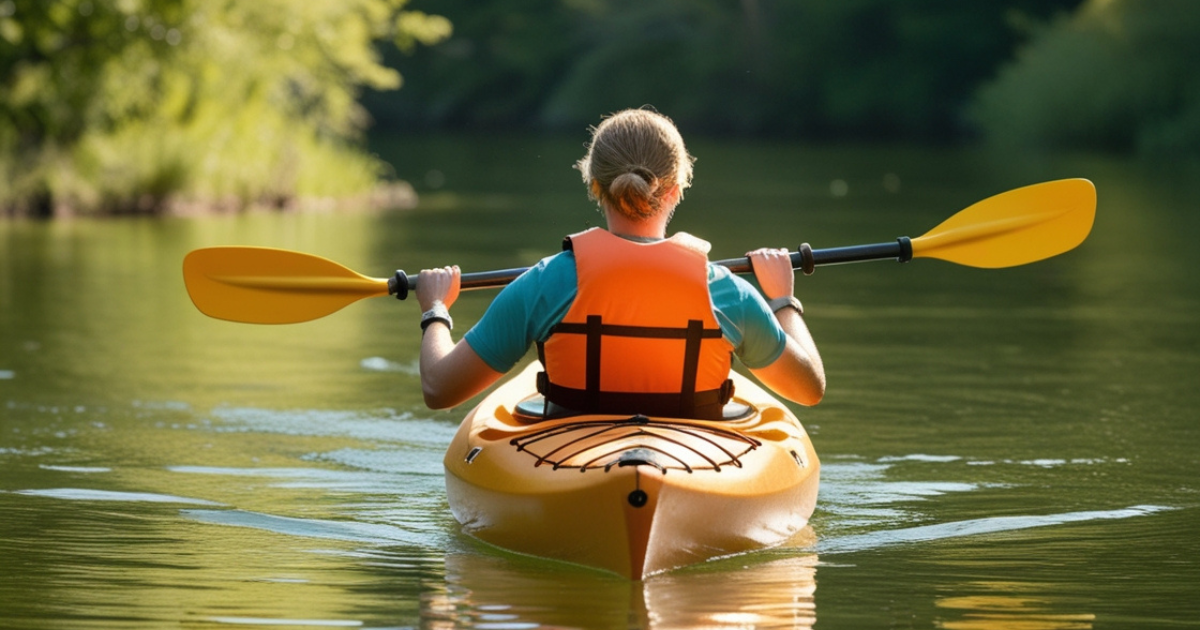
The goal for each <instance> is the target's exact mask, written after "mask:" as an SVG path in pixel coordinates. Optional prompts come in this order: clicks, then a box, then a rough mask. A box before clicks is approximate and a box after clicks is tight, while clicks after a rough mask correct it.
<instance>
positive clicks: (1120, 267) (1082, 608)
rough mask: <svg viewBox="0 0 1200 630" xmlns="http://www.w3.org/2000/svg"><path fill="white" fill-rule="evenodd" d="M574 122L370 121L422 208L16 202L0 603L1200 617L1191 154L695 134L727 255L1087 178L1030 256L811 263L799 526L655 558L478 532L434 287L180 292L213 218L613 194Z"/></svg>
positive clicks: (494, 264)
mask: <svg viewBox="0 0 1200 630" xmlns="http://www.w3.org/2000/svg"><path fill="white" fill-rule="evenodd" d="M582 142H583V138H582V137H580V138H566V139H562V138H556V139H530V138H501V139H490V140H478V139H477V140H472V139H468V138H460V139H447V138H438V139H433V138H429V139H416V140H409V141H406V142H404V143H383V144H381V145H380V147H379V148H380V151H381V153H382V154H383V155H384V157H386V158H388V159H389V160H391V161H392V162H393V163H394V164H395V166H396V170H397V173H399V174H400V175H401V176H404V177H407V178H410V179H412V180H413V181H414V182H415V183H416V184H417V186H418V188H419V189H420V190H421V192H422V203H421V205H420V207H418V208H417V209H415V210H410V211H403V212H381V213H367V212H363V213H349V214H303V215H294V214H293V215H278V214H255V215H249V216H237V217H231V216H219V217H206V218H188V219H120V220H112V221H103V222H93V221H82V220H81V221H65V222H54V223H31V222H0V627H4V628H105V629H109V628H114V629H115V628H178V627H186V628H223V627H261V626H288V627H366V628H408V627H422V628H493V629H497V628H500V629H516V628H536V627H558V628H575V627H579V628H751V627H757V628H768V627H782V628H796V627H799V628H805V627H811V626H813V625H814V624H816V626H817V627H818V628H888V627H904V628H908V627H912V628H951V629H954V628H957V629H985V628H996V629H999V628H1039V629H1040V628H1072V629H1073V628H1176V627H1197V626H1200V603H1197V601H1198V600H1197V598H1196V593H1197V591H1196V585H1197V584H1200V562H1198V561H1197V559H1198V558H1200V525H1197V516H1200V479H1198V478H1197V473H1198V472H1200V466H1198V464H1200V429H1198V428H1197V426H1198V424H1200V417H1198V416H1200V414H1198V413H1197V412H1196V411H1195V409H1196V408H1197V407H1198V406H1200V317H1198V316H1197V312H1198V310H1200V276H1198V274H1195V273H1193V272H1192V269H1191V267H1192V262H1191V261H1192V260H1193V256H1192V251H1191V250H1192V245H1193V243H1194V241H1195V239H1196V237H1197V236H1200V213H1198V212H1197V209H1198V203H1197V202H1200V184H1197V183H1193V182H1196V181H1197V180H1198V178H1197V177H1196V174H1197V173H1195V172H1193V171H1189V170H1188V169H1186V168H1183V167H1179V166H1177V165H1147V164H1139V163H1135V162H1127V161H1124V160H1120V159H1117V158H1111V157H1098V156H1086V155H1085V156H1022V157H1021V158H1020V159H1016V158H1014V157H1012V156H999V155H987V154H982V153H973V152H964V151H957V150H913V149H902V148H897V149H878V148H876V149H862V148H813V147H798V146H791V145H782V144H780V145H773V144H754V145H752V144H745V143H730V142H695V143H693V145H692V147H691V148H692V151H693V153H695V154H696V155H697V156H698V157H699V161H698V162H697V165H696V177H697V179H696V185H695V187H694V188H693V189H692V190H691V191H689V193H688V195H687V199H686V200H685V202H684V205H683V206H682V207H681V209H680V211H679V213H678V216H677V218H676V221H675V223H674V224H673V227H674V228H675V229H681V230H687V231H690V232H693V233H696V234H698V235H701V236H703V237H705V238H707V239H709V240H711V241H712V242H713V243H714V252H713V255H714V257H716V258H728V257H732V256H736V255H739V254H741V253H742V252H744V251H746V250H748V249H750V248H753V247H758V246H763V245H772V246H788V247H793V248H794V247H795V246H796V245H798V244H799V243H800V242H805V241H806V242H809V243H812V244H813V246H815V247H832V246H839V245H851V244H859V243H868V242H881V241H888V240H891V239H893V238H895V237H896V236H900V235H909V236H918V235H920V234H921V233H923V232H924V231H926V230H928V229H929V228H931V227H933V226H934V225H936V224H937V223H938V222H940V221H941V220H942V219H944V218H946V217H948V216H950V215H951V214H953V213H954V212H956V211H957V210H959V209H962V208H964V207H966V206H968V205H970V204H971V203H973V202H975V201H977V200H979V199H982V198H984V197H987V196H989V195H991V194H994V193H998V192H1001V191H1004V190H1007V189H1010V188H1013V187H1016V186H1020V185H1024V184H1028V183H1033V182H1036V181H1043V180H1049V179H1055V178H1060V177H1087V178H1090V179H1092V180H1093V181H1095V183H1096V185H1097V188H1098V189H1099V198H1100V203H1099V213H1098V218H1097V223H1096V227H1095V231H1094V232H1093V234H1092V236H1091V237H1090V238H1089V240H1088V241H1087V242H1086V243H1085V244H1084V245H1083V246H1082V247H1081V248H1079V249H1078V250H1076V251H1074V252H1071V253H1070V254H1067V255H1064V256H1061V257H1058V258H1055V259H1052V260H1049V261H1045V262H1041V263H1038V264H1035V265H1029V266H1026V267H1020V268H1014V269H1006V270H992V271H985V270H977V269H969V268H964V267H959V266H956V265H953V264H949V263H942V262H937V261H928V260H918V261H914V262H912V263H909V264H907V265H898V264H895V263H870V264H862V265H851V266H843V267H834V268H822V269H820V270H818V272H817V273H816V274H815V275H814V276H812V277H809V278H801V279H799V280H798V288H797V292H798V295H799V296H800V297H801V299H802V300H803V301H804V303H805V307H806V313H807V314H806V319H807V320H808V322H809V325H810V327H811V328H812V330H813V333H814V335H815V337H816V338H817V341H818V343H819V344H820V346H821V349H822V352H823V355H824V359H825V363H826V366H827V369H828V374H829V393H828V395H827V397H826V400H825V402H823V403H822V404H821V405H819V406H818V407H815V408H812V409H808V410H803V411H802V412H801V413H802V416H801V417H802V419H803V420H804V422H805V424H806V426H807V427H808V429H809V430H810V432H811V433H812V435H813V440H814V443H815V445H816V447H817V450H818V452H819V453H820V454H821V456H822V462H823V470H822V489H821V498H820V500H819V504H818V508H817V512H816V514H815V515H814V517H813V521H812V532H811V537H810V538H809V539H807V540H804V541H800V542H798V543H797V544H796V545H794V546H792V547H789V548H787V549H778V550H772V551H768V552H763V553H759V554H754V555H749V556H742V557H738V558H731V559H726V560H723V561H719V562H714V563H710V564H707V565H703V566H699V567H694V568H691V569H687V570H683V571H679V572H676V573H672V574H667V575H664V576H659V577H657V578H654V579H651V580H648V581H646V582H645V583H629V582H626V581H623V580H619V579H615V578H611V577H608V576H605V575H602V574H596V573H592V572H589V571H586V570H581V569H576V568H573V567H566V566H561V565H557V564H554V563H550V562H546V561H540V560H535V559H529V558H522V557H516V556H512V555H508V554H505V553H503V552H499V551H497V550H494V549H491V548H488V547H485V546H483V545H481V544H479V543H476V542H474V541H472V540H471V539H469V538H467V537H465V536H463V535H462V534H460V533H459V532H458V530H457V527H456V525H455V523H454V522H453V520H452V519H451V518H450V516H449V512H448V509H447V507H446V501H445V495H444V490H443V486H442V470H441V457H442V451H443V449H444V448H445V446H446V444H447V443H448V442H449V440H450V437H451V435H452V434H453V432H454V430H455V428H456V426H457V422H458V420H459V419H460V418H461V416H462V414H463V413H464V412H465V409H457V410H451V411H445V412H431V411H428V410H426V409H424V408H423V406H422V404H421V400H420V394H419V387H418V378H417V376H416V363H415V362H416V356H417V348H418V342H419V329H418V327H417V313H416V311H415V305H414V304H408V303H397V302H396V301H395V300H391V299H377V300H373V301H367V302H362V303H358V304H355V305H352V306H350V307H348V308H347V309H345V310H344V311H341V312H339V313H337V314H335V315H333V316H330V317H327V318H325V319H322V320H318V321H315V322H311V323H306V324H298V325H292V326H277V327H276V326H250V325H239V324H231V323H227V322H220V321H216V320H211V319H208V318H206V317H204V316H202V315H200V314H199V313H197V312H196V311H195V309H194V308H193V307H192V305H191V303H190V301H189V300H188V298H187V295H186V293H185V292H184V289H183V285H182V277H181V272H180V261H181V259H182V258H183V256H184V254H186V253H187V252H188V251H189V250H191V249H193V248H196V247H202V246H210V245H230V244H242V245H267V246H276V247H285V248H290V249H297V250H302V251H306V252H311V253H315V254H320V255H323V256H326V257H328V258H331V259H333V260H336V261H339V262H341V263H343V264H345V265H347V266H349V267H351V268H354V269H356V270H359V271H362V272H365V273H368V274H369V275H374V276H387V275H390V274H391V271H392V270H393V269H395V268H397V267H400V268H405V269H408V270H410V271H413V270H417V269H419V268H420V267H421V266H431V265H437V264H449V263H458V264H460V265H461V266H462V267H463V268H464V269H465V270H468V271H470V270H484V269H492V268H504V267H514V266H524V265H528V264H530V263H532V262H534V261H536V260H537V259H538V258H540V257H542V256H544V255H547V254H550V253H553V252H554V251H556V249H557V248H558V243H559V241H560V239H561V237H562V235H563V234H565V233H569V232H572V231H577V230H580V229H583V228H585V227H588V226H590V225H594V224H595V223H596V222H597V221H598V220H599V215H598V214H596V213H595V212H594V211H593V210H591V209H590V208H589V205H588V203H587V202H586V200H585V199H584V197H583V193H582V186H581V185H580V183H579V182H578V175H577V173H576V172H575V171H573V170H571V169H570V168H569V166H570V164H571V163H572V162H573V161H574V160H575V159H576V158H577V157H579V156H578V154H579V152H580V151H581V143H582ZM489 296H490V294H489V293H487V292H475V293H471V294H467V295H465V296H464V297H463V298H462V300H461V301H460V304H459V305H458V306H456V308H455V318H456V322H458V326H459V330H463V329H465V326H467V325H469V324H470V322H472V321H473V320H474V319H476V318H477V317H478V316H479V315H480V314H481V313H482V312H483V310H484V309H485V308H486V305H487V302H488V299H489Z"/></svg>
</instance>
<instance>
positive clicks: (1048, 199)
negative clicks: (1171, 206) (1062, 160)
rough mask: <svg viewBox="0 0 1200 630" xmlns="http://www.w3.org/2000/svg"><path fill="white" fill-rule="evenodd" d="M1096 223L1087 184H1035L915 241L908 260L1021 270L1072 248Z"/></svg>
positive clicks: (964, 214) (1091, 188)
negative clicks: (1021, 266)
mask: <svg viewBox="0 0 1200 630" xmlns="http://www.w3.org/2000/svg"><path fill="white" fill-rule="evenodd" d="M1095 217H1096V187H1095V186H1093V185H1092V182H1090V181H1088V180H1086V179H1060V180H1057V181H1051V182H1044V183H1041V184H1034V185H1032V186H1025V187H1024V188H1017V189H1015V190H1010V191H1008V192H1005V193H1000V194H999V195H995V196H993V197H988V198H987V199H984V200H983V201H980V202H978V203H976V204H975V205H972V206H970V207H969V208H967V209H965V210H962V211H960V212H959V213H957V214H955V215H954V216H952V217H950V218H949V219H946V220H945V221H944V222H942V224H941V225H939V226H937V227H935V228H933V229H932V230H930V231H929V232H927V233H926V234H925V235H924V236H920V237H917V238H914V239H913V240H912V246H913V257H914V258H937V259H940V260H948V261H950V262H954V263H958V264H960V265H967V266H969V267H982V268H987V269H997V268H1000V267H1013V266H1016V265H1024V264H1026V263H1031V262H1036V261H1038V260H1042V259H1045V258H1049V257H1051V256H1057V255H1058V254H1061V253H1063V252H1066V251H1068V250H1071V249H1073V248H1075V247H1076V246H1077V245H1079V244H1080V243H1082V242H1083V240H1084V239H1085V238H1087V235H1088V233H1089V232H1091V230H1092V222H1093V221H1094V219H1095Z"/></svg>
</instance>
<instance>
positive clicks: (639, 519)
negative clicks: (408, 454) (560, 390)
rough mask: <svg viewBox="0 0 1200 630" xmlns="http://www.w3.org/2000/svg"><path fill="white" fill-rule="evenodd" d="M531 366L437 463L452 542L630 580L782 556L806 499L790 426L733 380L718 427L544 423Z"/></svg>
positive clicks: (636, 421) (802, 445) (800, 436)
mask: <svg viewBox="0 0 1200 630" xmlns="http://www.w3.org/2000/svg"><path fill="white" fill-rule="evenodd" d="M540 367H541V366H540V365H539V364H538V363H536V362H535V363H532V364H530V366H529V367H527V368H525V369H524V370H523V371H521V372H520V373H519V374H517V375H516V376H514V377H513V378H512V379H511V380H509V381H507V382H506V383H504V384H502V385H501V386H500V387H499V388H497V389H496V390H495V391H494V392H492V393H491V394H489V395H488V396H486V397H485V398H484V399H483V400H482V401H481V402H480V403H479V405H478V406H476V407H475V408H474V409H473V410H472V411H471V412H470V413H469V414H468V415H467V416H466V418H465V419H464V420H463V422H462V425H461V426H460V427H459V430H458V433H457V434H456V435H455V437H454V439H453V441H452V442H451V443H450V446H449V448H448V449H447V452H446V457H445V467H446V494H447V497H448V499H449V503H450V510H451V512H452V513H453V514H454V517H455V519H456V520H457V521H458V522H459V523H461V524H462V526H463V531H465V532H466V533H468V534H470V535H471V536H474V537H476V538H478V539H480V540H482V541H484V542H487V543H490V544H492V545H495V546H497V547H501V548H503V549H507V550H509V551H514V552H517V553H522V554H529V555H534V556H539V557H543V558H551V559H555V560H561V561H565V562H571V563H575V564H579V565H584V566H587V567H592V568H596V569H602V570H605V571H610V572H612V573H616V574H618V575H621V576H624V577H626V578H629V579H632V580H640V579H642V578H644V577H647V576H650V575H653V574H656V573H661V572H664V571H669V570H672V569H676V568H680V567H684V566H688V565H691V564H696V563H699V562H703V561H706V560H710V559H713V558H719V557H724V556H729V555H734V554H739V553H745V552H750V551H756V550H760V549H765V548H768V547H772V546H776V545H779V544H781V543H783V542H785V541H787V540H789V539H791V538H793V537H794V536H796V534H797V533H799V532H800V530H802V529H803V528H804V527H805V526H806V525H807V524H808V519H809V517H810V516H811V515H812V512H813V508H814V507H815V505H816V500H817V486H818V483H819V478H820V462H819V460H818V459H817V454H816V451H814V450H813V447H812V442H811V440H810V439H809V437H808V434H807V433H806V432H805V431H804V427H803V426H802V425H801V424H800V422H799V421H798V420H797V419H796V416H795V415H794V414H793V413H792V412H791V411H790V410H789V409H788V408H787V407H786V406H785V405H783V404H782V403H781V402H779V401H778V400H777V399H775V398H774V397H773V396H771V395H770V394H769V393H767V392H766V391H765V390H764V389H763V388H761V387H759V386H758V385H757V384H755V383H754V382H753V381H751V380H749V379H748V378H746V377H743V376H741V375H740V374H737V373H733V374H731V375H730V378H732V379H733V381H734V388H735V394H734V397H733V399H732V400H731V401H730V403H729V404H728V405H726V406H725V414H724V416H725V419H723V420H691V419H679V418H659V417H645V416H641V415H633V416H628V415H625V416H621V415H599V414H596V415H592V414H589V415H567V416H564V417H556V416H553V415H552V416H551V417H550V418H546V417H545V416H544V402H543V400H542V398H541V396H539V395H538V394H537V393H536V379H537V373H538V372H539V371H540Z"/></svg>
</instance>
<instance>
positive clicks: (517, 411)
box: [513, 396, 754, 423]
mask: <svg viewBox="0 0 1200 630" xmlns="http://www.w3.org/2000/svg"><path fill="white" fill-rule="evenodd" d="M753 413H754V408H753V407H751V406H750V405H747V404H745V403H740V402H738V401H736V400H731V401H729V402H727V403H725V407H724V408H722V410H721V419H722V420H741V419H742V418H746V417H748V416H750V415H751V414H753ZM582 415H586V414H584V412H582V411H575V410H573V409H567V408H566V407H562V406H559V405H556V404H554V403H552V402H547V401H546V398H545V397H544V396H532V397H529V398H526V399H525V400H522V401H521V402H519V403H517V406H516V407H514V408H513V418H515V419H517V420H520V421H521V422H529V423H533V422H541V421H542V420H557V419H558V418H570V417H572V416H582Z"/></svg>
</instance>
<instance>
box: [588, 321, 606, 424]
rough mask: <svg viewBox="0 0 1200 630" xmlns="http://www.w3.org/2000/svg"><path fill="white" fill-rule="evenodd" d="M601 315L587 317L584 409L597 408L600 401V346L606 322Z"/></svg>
mask: <svg viewBox="0 0 1200 630" xmlns="http://www.w3.org/2000/svg"><path fill="white" fill-rule="evenodd" d="M600 319H601V318H600V316H599V315H588V318H587V351H586V352H587V354H586V355H585V360H586V361H587V364H586V366H585V367H584V377H585V378H584V383H585V386H586V387H587V393H588V400H587V403H588V404H587V406H586V407H584V409H595V408H596V405H598V404H599V403H600V346H601V343H600V342H601V335H603V334H604V333H603V329H604V324H603V323H602V322H601V321H600Z"/></svg>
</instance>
